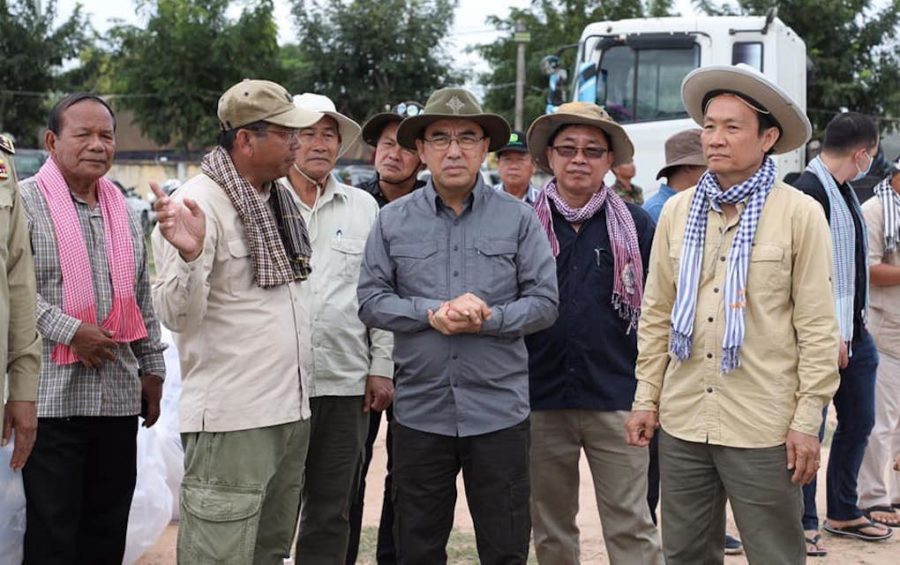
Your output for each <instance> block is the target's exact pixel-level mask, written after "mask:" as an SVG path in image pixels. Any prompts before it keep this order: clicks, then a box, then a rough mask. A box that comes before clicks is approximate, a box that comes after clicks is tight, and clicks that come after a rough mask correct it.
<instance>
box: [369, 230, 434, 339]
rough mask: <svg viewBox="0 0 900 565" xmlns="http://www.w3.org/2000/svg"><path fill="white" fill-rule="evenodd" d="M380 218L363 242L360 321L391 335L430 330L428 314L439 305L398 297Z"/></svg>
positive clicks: (421, 299) (419, 299)
mask: <svg viewBox="0 0 900 565" xmlns="http://www.w3.org/2000/svg"><path fill="white" fill-rule="evenodd" d="M383 217H384V214H379V215H378V218H377V219H376V220H375V224H374V225H373V226H372V231H371V232H369V237H368V239H367V240H366V248H365V252H364V254H363V260H362V266H361V268H360V273H359V286H358V287H357V298H358V299H359V319H360V320H362V322H363V323H364V324H365V325H366V326H368V327H370V328H379V329H382V330H388V331H392V332H408V333H410V332H418V331H422V330H426V329H429V328H430V327H431V326H430V325H429V323H428V310H436V309H437V308H439V307H440V305H441V301H440V300H436V299H433V298H425V297H409V298H403V297H401V296H400V295H399V294H397V284H396V278H395V272H394V264H393V260H392V259H391V257H390V254H389V253H388V249H387V244H386V242H385V240H384V232H383V229H382V218H383Z"/></svg>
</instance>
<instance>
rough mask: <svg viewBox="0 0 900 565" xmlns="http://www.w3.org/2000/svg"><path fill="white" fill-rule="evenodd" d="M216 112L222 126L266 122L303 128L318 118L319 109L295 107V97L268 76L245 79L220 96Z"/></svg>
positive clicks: (228, 127) (232, 127)
mask: <svg viewBox="0 0 900 565" xmlns="http://www.w3.org/2000/svg"><path fill="white" fill-rule="evenodd" d="M216 114H217V115H218V117H219V125H220V126H221V128H222V129H223V130H230V129H235V128H239V127H241V126H245V125H247V124H252V123H253V122H268V123H270V124H275V125H278V126H284V127H286V128H305V127H309V126H311V125H313V124H314V123H316V122H318V121H319V119H320V118H321V117H322V115H321V114H320V113H318V112H313V111H310V110H305V109H303V108H298V107H297V106H295V105H294V97H293V96H291V94H290V93H289V92H288V91H287V89H286V88H284V87H283V86H281V85H280V84H277V83H274V82H272V81H269V80H252V79H244V80H242V81H241V82H239V83H237V84H236V85H234V86H232V87H231V88H229V89H228V90H226V91H225V94H223V95H222V97H221V98H219V108H218V111H217V112H216Z"/></svg>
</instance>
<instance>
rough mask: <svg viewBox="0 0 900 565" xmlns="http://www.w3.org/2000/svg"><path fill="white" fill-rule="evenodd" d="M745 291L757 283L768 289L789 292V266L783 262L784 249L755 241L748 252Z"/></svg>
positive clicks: (751, 288) (750, 290)
mask: <svg viewBox="0 0 900 565" xmlns="http://www.w3.org/2000/svg"><path fill="white" fill-rule="evenodd" d="M747 278H748V281H747V291H748V292H752V291H753V286H754V285H757V286H758V287H762V288H765V289H768V290H777V291H784V292H790V290H791V289H790V278H791V272H790V268H789V267H788V266H787V265H785V264H784V249H783V248H781V247H780V246H778V245H771V244H766V243H756V244H754V245H753V251H751V253H750V272H749V273H748V274H747Z"/></svg>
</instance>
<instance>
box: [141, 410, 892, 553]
mask: <svg viewBox="0 0 900 565" xmlns="http://www.w3.org/2000/svg"><path fill="white" fill-rule="evenodd" d="M381 429H382V433H381V435H380V436H379V438H378V440H377V441H376V443H375V454H374V460H373V461H372V465H371V466H370V469H369V475H368V477H367V483H368V485H369V488H368V489H367V492H366V506H365V513H364V516H363V526H364V527H366V526H368V527H370V528H372V527H377V525H378V518H379V514H380V512H381V499H382V488H381V485H383V484H384V465H385V446H384V429H385V426H382V428H381ZM827 454H828V451H827V449H826V450H824V451H823V465H822V468H821V470H820V471H819V484H820V485H824V484H825V467H826V466H825V464H824V458H827ZM457 488H458V489H459V496H458V497H457V504H456V520H455V522H454V530H457V531H458V532H460V533H463V534H471V533H472V532H473V528H472V521H471V518H470V517H469V511H468V508H467V506H466V498H465V495H464V490H463V484H462V478H461V477H460V480H459V481H458V483H457ZM817 501H818V506H819V509H820V513H821V512H824V508H825V489H824V488H820V489H819V491H818V498H817ZM578 526H579V528H580V529H581V533H582V536H581V561H582V563H584V564H586V565H587V564H590V565H600V564H605V563H609V560H608V559H607V556H606V549H605V547H604V545H603V530H602V528H601V526H600V518H599V516H598V515H597V505H596V502H595V501H594V492H593V486H592V483H591V479H590V473H589V471H588V467H587V462H586V460H585V459H584V457H582V459H581V500H580V510H579V512H578ZM728 531H729V532H731V533H732V534H734V532H735V531H736V528H735V526H734V521H733V519H732V517H731V514H730V509H729V516H728ZM177 533H178V526H177V524H173V525H170V526H169V528H168V529H167V530H166V532H165V533H164V534H163V536H162V537H161V538H160V540H159V542H158V543H157V544H156V546H155V547H154V548H153V550H152V551H150V552H148V553H147V554H146V555H144V557H142V558H141V559H140V560H139V561H138V565H169V564H173V563H175V539H176V536H177ZM822 537H823V543H824V544H825V546H826V547H827V549H828V556H827V557H824V558H813V557H811V558H809V559H808V560H807V562H808V563H810V564H814V565H851V564H853V565H896V564H897V563H900V529H898V530H897V532H896V534H895V536H894V537H893V538H891V539H890V540H888V541H886V542H881V543H866V542H862V541H853V540H846V539H843V538H836V537H834V536H830V535H829V534H824V535H823V536H822ZM364 549H365V547H364ZM370 549H371V548H370ZM371 553H373V552H371ZM371 553H370V554H363V553H362V552H361V553H360V558H359V560H358V563H360V564H361V565H366V564H370V563H374V557H373V555H372V554H371ZM470 555H475V553H474V549H472V551H471V552H470ZM475 562H476V560H475V558H474V557H472V558H468V559H462V560H457V561H456V563H460V564H462V563H475ZM725 562H726V564H727V565H740V564H745V563H747V559H746V558H745V557H744V556H742V555H740V556H728V557H726V558H725Z"/></svg>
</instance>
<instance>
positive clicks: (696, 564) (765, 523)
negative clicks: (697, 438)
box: [658, 428, 806, 565]
mask: <svg viewBox="0 0 900 565" xmlns="http://www.w3.org/2000/svg"><path fill="white" fill-rule="evenodd" d="M658 433H659V434H660V437H659V475H660V487H661V491H662V492H661V493H660V500H661V501H662V536H663V548H664V550H665V554H666V564H667V565H713V564H721V563H723V562H724V560H725V550H724V547H723V544H722V540H723V539H724V538H725V500H726V499H727V500H729V501H730V502H731V510H732V511H733V512H734V519H735V521H736V522H737V527H738V530H739V531H740V533H741V541H742V542H743V543H744V551H745V553H746V554H747V561H749V562H750V563H751V565H757V564H759V565H803V564H804V563H806V545H805V543H804V541H803V525H802V524H801V522H800V518H801V516H802V515H803V494H802V491H801V489H800V486H798V485H795V484H793V483H791V472H790V471H788V470H787V451H786V449H785V447H784V445H776V446H775V447H764V448H753V449H744V448H739V447H725V446H722V445H710V444H707V443H696V442H691V441H684V440H680V439H678V438H676V437H673V436H671V435H669V434H667V433H666V432H665V431H663V430H662V429H661V428H660V429H659V430H658Z"/></svg>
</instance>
